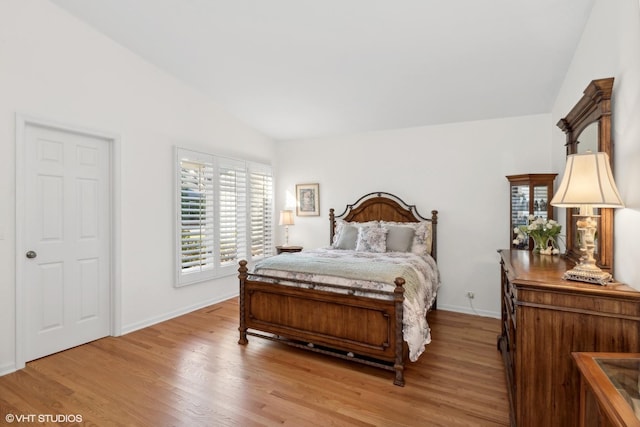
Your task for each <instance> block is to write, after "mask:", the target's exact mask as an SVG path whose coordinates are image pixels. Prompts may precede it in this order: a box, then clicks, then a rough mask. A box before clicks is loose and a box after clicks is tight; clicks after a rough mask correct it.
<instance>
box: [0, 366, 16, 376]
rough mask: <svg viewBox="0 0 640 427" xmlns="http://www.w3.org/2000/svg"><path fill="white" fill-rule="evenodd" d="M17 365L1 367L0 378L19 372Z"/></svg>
mask: <svg viewBox="0 0 640 427" xmlns="http://www.w3.org/2000/svg"><path fill="white" fill-rule="evenodd" d="M17 370H18V369H16V364H15V363H7V364H6V365H0V377H1V376H3V375H7V374H10V373H12V372H15V371H17Z"/></svg>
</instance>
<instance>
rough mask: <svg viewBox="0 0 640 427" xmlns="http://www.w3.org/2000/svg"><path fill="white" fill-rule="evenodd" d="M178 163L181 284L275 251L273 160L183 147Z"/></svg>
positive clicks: (224, 271)
mask: <svg viewBox="0 0 640 427" xmlns="http://www.w3.org/2000/svg"><path fill="white" fill-rule="evenodd" d="M176 163H177V169H178V173H177V189H178V190H177V192H176V193H177V195H178V201H177V203H176V205H177V226H176V229H177V231H176V236H177V245H176V246H177V250H176V252H177V257H176V258H177V268H176V271H177V281H176V283H177V286H182V285H186V284H189V283H195V282H200V281H203V280H208V279H211V278H215V277H220V276H224V275H229V274H235V272H236V271H237V265H238V261H240V260H241V259H246V260H248V261H250V260H255V259H259V258H262V257H266V256H270V255H273V244H272V241H273V239H272V233H273V196H272V193H273V184H272V181H273V178H272V174H271V167H270V166H268V165H263V164H258V163H250V162H245V161H242V160H236V159H229V158H224V157H219V156H213V155H209V154H205V153H198V152H194V151H190V150H185V149H181V148H178V149H177V150H176Z"/></svg>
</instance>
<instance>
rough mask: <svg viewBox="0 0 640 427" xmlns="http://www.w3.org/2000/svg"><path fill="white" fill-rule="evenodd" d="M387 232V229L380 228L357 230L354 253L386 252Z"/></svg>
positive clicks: (361, 228)
mask: <svg viewBox="0 0 640 427" xmlns="http://www.w3.org/2000/svg"><path fill="white" fill-rule="evenodd" d="M388 232H389V230H388V229H386V228H381V227H360V228H359V229H358V242H357V243H356V251H361V252H385V251H386V250H387V233H388Z"/></svg>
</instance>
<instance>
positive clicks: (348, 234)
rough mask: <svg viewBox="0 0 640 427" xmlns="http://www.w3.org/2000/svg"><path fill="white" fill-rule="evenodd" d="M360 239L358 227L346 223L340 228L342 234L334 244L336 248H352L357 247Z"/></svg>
mask: <svg viewBox="0 0 640 427" xmlns="http://www.w3.org/2000/svg"><path fill="white" fill-rule="evenodd" d="M357 241H358V227H355V226H353V225H348V224H344V225H343V226H342V227H341V229H340V235H339V236H338V239H337V240H336V243H335V244H334V245H333V247H334V248H335V249H350V250H354V249H355V248H356V243H357Z"/></svg>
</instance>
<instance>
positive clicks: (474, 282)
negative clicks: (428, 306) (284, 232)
mask: <svg viewBox="0 0 640 427" xmlns="http://www.w3.org/2000/svg"><path fill="white" fill-rule="evenodd" d="M549 122H550V116H549V115H548V114H541V115H534V116H525V117H516V118H508V119H499V120H486V121H477V122H467V123H455V124H449V125H441V126H429V127H419V128H410V129H402V130H391V131H383V132H375V133H366V134H357V135H351V136H345V137H337V138H327V139H317V140H307V141H293V142H279V143H278V145H277V157H278V165H279V166H278V177H277V178H278V180H277V187H276V210H279V209H283V208H285V207H293V206H294V204H295V197H294V191H295V184H302V183H314V182H317V183H319V184H320V211H321V216H320V217H296V224H295V225H294V226H292V227H290V228H289V242H290V243H291V244H300V245H303V246H304V247H305V248H314V247H322V246H327V245H328V243H329V241H328V239H329V221H328V212H329V208H334V209H336V211H337V212H336V213H341V212H342V210H343V209H344V208H345V205H346V204H347V203H353V202H355V201H356V199H357V198H359V197H360V196H362V195H364V194H366V193H369V192H372V191H388V192H390V193H394V194H396V195H397V196H399V197H400V198H402V199H403V200H404V201H405V202H407V203H411V204H415V205H416V206H417V208H418V210H419V211H420V212H421V213H422V215H423V216H427V217H428V216H430V215H431V213H430V212H431V210H432V209H437V210H438V211H439V213H440V214H439V215H440V219H439V221H438V263H439V265H440V269H441V275H442V288H441V291H440V294H439V297H438V298H439V299H438V306H439V307H441V308H447V309H453V310H457V311H467V312H471V309H470V307H469V304H468V301H467V300H466V298H465V291H467V290H470V291H473V292H475V295H476V298H475V300H474V306H475V308H476V310H477V311H478V312H479V313H481V314H484V315H490V316H496V317H497V316H499V312H500V296H499V292H500V286H499V283H500V277H499V267H498V266H499V264H498V255H497V253H496V250H497V249H498V248H508V247H509V246H510V243H511V233H510V230H509V184H508V181H507V179H506V178H505V176H506V175H514V174H521V173H548V172H553V171H551V170H550V164H551V157H550V152H551V149H550V144H551V134H550V130H549Z"/></svg>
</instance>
